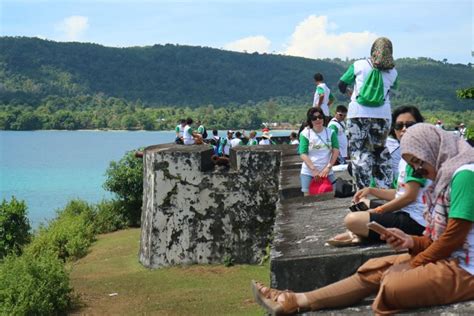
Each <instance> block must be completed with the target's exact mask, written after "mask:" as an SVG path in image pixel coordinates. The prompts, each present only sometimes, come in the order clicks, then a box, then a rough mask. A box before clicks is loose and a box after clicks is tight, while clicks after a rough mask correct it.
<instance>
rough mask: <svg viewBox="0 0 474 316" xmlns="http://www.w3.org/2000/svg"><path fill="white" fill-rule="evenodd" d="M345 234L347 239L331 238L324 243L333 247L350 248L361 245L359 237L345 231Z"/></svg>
mask: <svg viewBox="0 0 474 316" xmlns="http://www.w3.org/2000/svg"><path fill="white" fill-rule="evenodd" d="M345 234H347V238H343V239H336V237H333V238H331V239H329V240H327V241H326V242H327V243H328V244H329V245H331V246H333V247H350V246H357V245H360V244H361V243H362V240H361V239H360V237H359V236H357V235H356V234H354V233H353V232H351V231H347V232H346V233H345Z"/></svg>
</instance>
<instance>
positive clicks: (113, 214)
mask: <svg viewBox="0 0 474 316" xmlns="http://www.w3.org/2000/svg"><path fill="white" fill-rule="evenodd" d="M125 213H126V211H125V210H124V209H123V205H122V203H120V202H118V201H102V202H100V203H98V204H97V209H96V215H95V219H94V227H95V232H96V233H97V234H104V233H108V232H113V231H116V230H119V229H122V228H125V227H127V226H129V225H130V223H129V222H128V220H127V218H126V217H125V215H124V214H125Z"/></svg>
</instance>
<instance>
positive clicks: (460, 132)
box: [459, 123, 467, 139]
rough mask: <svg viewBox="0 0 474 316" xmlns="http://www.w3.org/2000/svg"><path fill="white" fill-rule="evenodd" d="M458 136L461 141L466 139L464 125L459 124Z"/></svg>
mask: <svg viewBox="0 0 474 316" xmlns="http://www.w3.org/2000/svg"><path fill="white" fill-rule="evenodd" d="M459 136H461V138H462V139H467V129H466V126H464V123H461V124H459Z"/></svg>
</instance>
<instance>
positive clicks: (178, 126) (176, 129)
mask: <svg viewBox="0 0 474 316" xmlns="http://www.w3.org/2000/svg"><path fill="white" fill-rule="evenodd" d="M174 130H175V131H176V133H179V137H183V131H184V128H183V127H182V126H181V124H178V125H176V128H175V129H174Z"/></svg>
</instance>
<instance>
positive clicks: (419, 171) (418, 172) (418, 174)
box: [413, 160, 428, 178]
mask: <svg viewBox="0 0 474 316" xmlns="http://www.w3.org/2000/svg"><path fill="white" fill-rule="evenodd" d="M424 163H425V162H424V161H423V160H420V164H419V165H418V167H416V169H415V170H414V171H413V177H415V178H423V177H425V176H427V175H428V170H426V169H425V168H423V164H424Z"/></svg>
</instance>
